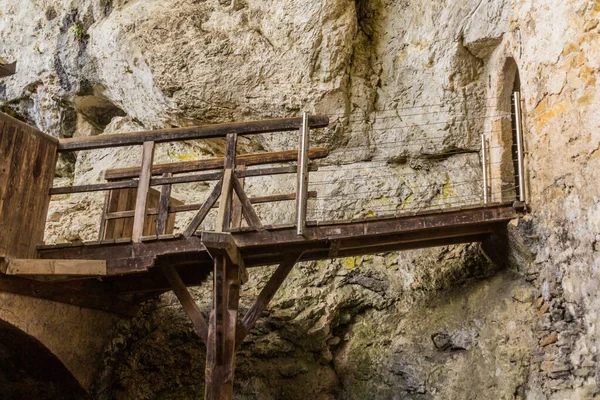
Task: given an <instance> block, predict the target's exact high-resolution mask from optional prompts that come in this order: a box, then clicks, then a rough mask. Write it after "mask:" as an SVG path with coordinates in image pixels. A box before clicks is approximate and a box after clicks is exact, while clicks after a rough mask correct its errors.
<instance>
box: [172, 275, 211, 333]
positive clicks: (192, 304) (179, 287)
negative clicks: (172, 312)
mask: <svg viewBox="0 0 600 400" xmlns="http://www.w3.org/2000/svg"><path fill="white" fill-rule="evenodd" d="M162 271H163V274H165V277H166V278H167V280H168V281H169V284H170V285H171V288H172V289H173V292H174V293H175V295H176V296H177V298H178V299H179V302H180V303H181V305H182V306H183V309H184V310H185V312H186V314H187V315H188V317H189V318H190V320H191V321H192V324H193V325H194V328H195V329H196V333H198V336H200V338H201V339H202V341H203V342H204V343H206V340H207V336H208V325H207V324H206V321H205V320H204V317H203V316H202V313H201V312H200V308H198V305H197V304H196V301H195V300H194V298H193V297H192V295H191V294H190V292H189V291H188V289H187V287H186V286H185V283H183V280H182V279H181V277H180V276H179V274H178V273H177V271H176V270H175V268H173V267H172V266H171V265H165V266H163V267H162Z"/></svg>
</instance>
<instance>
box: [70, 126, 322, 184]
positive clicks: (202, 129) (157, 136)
mask: <svg viewBox="0 0 600 400" xmlns="http://www.w3.org/2000/svg"><path fill="white" fill-rule="evenodd" d="M301 124H302V118H280V119H271V120H263V121H247V122H233V123H227V124H215V125H201V126H192V127H186V128H172V129H160V130H152V131H141V132H128V133H115V134H111V135H97V136H85V137H76V138H71V139H61V140H60V141H59V145H58V151H62V152H64V151H75V150H91V149H102V148H107V147H118V146H131V145H136V144H138V145H139V144H142V143H144V142H156V143H164V142H172V141H178V140H193V139H213V138H218V137H225V136H226V135H227V134H229V133H236V134H239V135H255V134H259V133H271V132H289V131H295V130H296V129H299V128H300V125H301ZM309 124H310V127H311V128H325V127H326V126H327V125H329V118H328V117H327V116H325V115H313V116H310V118H309ZM165 172H172V171H165Z"/></svg>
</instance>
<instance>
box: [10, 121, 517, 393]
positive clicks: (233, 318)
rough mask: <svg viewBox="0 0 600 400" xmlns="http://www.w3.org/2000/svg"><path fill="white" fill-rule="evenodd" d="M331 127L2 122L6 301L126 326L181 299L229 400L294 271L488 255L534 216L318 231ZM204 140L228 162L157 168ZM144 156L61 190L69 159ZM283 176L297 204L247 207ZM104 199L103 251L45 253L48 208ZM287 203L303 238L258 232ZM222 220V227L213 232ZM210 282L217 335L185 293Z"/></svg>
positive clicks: (491, 206) (500, 210)
mask: <svg viewBox="0 0 600 400" xmlns="http://www.w3.org/2000/svg"><path fill="white" fill-rule="evenodd" d="M328 123H329V121H328V118H327V117H326V116H320V115H315V116H309V115H307V114H304V115H303V116H302V117H300V118H286V119H276V120H267V121H253V122H243V123H230V124H220V125H205V126H198V127H188V128H176V129H164V130H156V131H144V132H132V133H120V134H112V135H99V136H91V137H82V138H73V139H61V140H57V139H55V138H52V137H50V136H48V135H45V134H44V133H42V132H40V131H38V130H36V129H34V128H32V127H29V126H27V125H25V124H23V123H21V122H19V121H16V120H14V119H13V118H11V117H8V116H6V115H3V114H0V160H1V161H0V270H1V271H2V274H0V290H3V291H8V292H12V293H18V294H22V295H26V296H33V297H39V298H43V299H48V300H52V301H58V302H64V303H68V304H74V305H78V306H82V307H88V308H96V309H102V310H107V311H111V312H115V313H119V314H123V315H135V314H136V312H137V310H138V308H139V304H140V303H141V302H142V301H144V300H147V299H149V298H152V297H155V296H157V295H159V294H161V293H164V292H165V291H168V290H173V291H174V292H175V294H176V295H177V297H178V299H179V300H180V302H181V304H182V305H183V307H184V309H185V311H186V312H187V314H188V316H189V317H190V319H191V321H192V323H193V325H194V327H195V328H196V331H197V333H198V335H199V336H200V337H201V338H202V340H203V341H204V343H205V344H206V347H207V359H206V398H207V399H230V398H232V393H233V380H234V366H235V350H236V348H237V346H239V344H240V343H241V342H242V341H243V340H244V337H245V336H246V335H247V334H248V332H249V331H250V330H251V329H252V328H253V326H254V324H255V323H256V321H257V319H258V318H259V317H260V315H261V314H262V312H263V311H264V310H265V308H266V307H267V305H268V303H269V301H270V300H271V299H272V297H273V296H274V294H275V293H276V291H277V289H278V288H279V287H280V285H281V284H282V282H283V281H284V280H285V278H286V276H287V275H288V274H289V272H290V271H291V269H292V268H293V266H294V265H295V264H296V263H297V262H299V261H308V260H322V259H328V258H336V257H348V256H357V255H366V254H373V253H383V252H390V251H399V250H407V249H415V248H423V247H432V246H442V245H449V244H457V243H466V242H478V241H482V240H483V239H485V238H486V237H488V236H489V235H490V234H492V233H494V232H495V231H498V230H502V229H504V228H505V226H506V223H507V222H508V221H509V220H511V219H514V218H516V217H518V216H519V215H520V213H521V212H522V211H523V209H524V204H523V203H522V202H513V201H510V202H505V203H487V204H482V203H481V202H477V203H476V204H473V205H467V206H461V207H449V208H443V209H439V210H422V211H415V212H406V211H405V212H402V211H401V212H394V213H391V214H390V215H383V216H375V217H368V218H361V219H351V220H335V221H323V220H319V221H313V220H310V218H307V202H308V199H310V198H314V197H315V196H317V194H316V193H315V192H311V191H309V190H308V183H309V181H308V177H309V173H310V172H311V171H316V170H318V168H319V166H318V165H317V160H319V159H322V158H325V157H327V155H328V151H327V149H325V148H319V147H317V148H310V147H309V135H310V130H311V129H319V128H324V127H326V126H327V125H328ZM286 131H297V132H299V135H298V136H299V139H298V143H299V144H298V148H297V149H292V150H289V151H281V152H276V153H258V154H243V155H238V154H237V153H238V151H237V139H238V137H239V136H241V135H244V136H249V135H256V134H263V133H273V132H286ZM200 139H221V140H223V139H225V153H224V156H223V157H221V158H212V159H201V160H196V161H188V162H178V163H170V164H154V162H153V158H154V150H155V145H156V144H157V143H164V142H173V141H183V140H200ZM133 145H140V146H142V147H143V152H142V161H141V165H140V166H139V167H135V168H121V169H113V170H107V171H105V180H106V181H105V182H103V183H95V184H89V185H84V186H70V187H55V188H53V187H52V185H53V178H54V170H55V164H56V160H57V156H58V154H59V153H61V152H71V151H80V150H92V149H101V148H110V147H120V146H133ZM24 155H26V157H24ZM283 174H291V175H292V176H295V177H296V182H297V184H296V191H295V193H289V194H277V195H267V196H262V197H254V198H252V197H249V196H248V195H247V194H246V191H245V182H244V181H245V180H246V179H251V178H253V177H259V176H263V177H264V176H273V175H283ZM190 182H213V183H215V184H214V186H213V187H212V191H211V192H210V194H209V196H208V197H207V198H206V199H203V200H204V201H203V202H199V203H197V204H184V203H182V202H181V201H179V200H177V199H174V198H173V197H172V195H171V187H172V185H174V184H182V183H190ZM153 187H158V188H159V190H157V189H153ZM93 191H105V192H106V193H107V196H106V204H105V207H104V211H103V215H102V221H101V222H100V226H99V229H98V231H99V237H98V240H97V241H94V242H85V243H82V242H74V243H64V244H54V245H43V244H42V242H43V236H44V229H45V221H46V214H47V211H48V206H49V202H50V199H51V196H52V195H59V194H69V193H81V192H93ZM280 201H295V204H296V205H295V215H294V223H293V224H290V225H269V224H268V221H263V220H261V219H260V218H259V216H258V214H257V212H256V210H255V205H256V204H262V203H271V202H280ZM213 208H214V209H216V210H217V217H216V220H214V221H211V222H210V223H209V222H208V221H207V216H208V215H209V212H210V210H211V209H213ZM189 211H194V212H195V216H194V218H193V219H192V221H191V222H190V223H189V225H188V226H187V227H186V229H184V230H183V232H181V233H178V234H175V233H174V221H175V220H174V218H175V214H176V213H179V212H189ZM209 227H212V228H211V229H209ZM271 264H278V265H279V267H278V268H277V269H276V270H275V272H274V273H273V275H272V276H271V278H270V279H269V281H268V283H267V284H266V286H265V287H264V288H263V290H262V292H261V293H260V294H259V296H258V297H257V299H256V301H255V303H254V305H253V306H252V307H251V309H250V310H249V311H248V312H246V313H245V314H244V315H240V314H239V313H238V303H239V293H240V286H241V285H243V284H244V283H245V282H246V280H247V279H248V274H249V273H251V268H252V267H255V266H260V265H271ZM211 273H212V274H213V308H212V312H211V313H210V316H209V318H208V321H207V320H206V319H205V317H204V316H203V314H202V313H201V312H200V310H199V308H198V306H197V305H196V303H195V302H194V300H193V299H192V296H191V295H190V293H189V292H188V289H187V287H188V286H193V285H200V284H202V283H203V282H205V281H206V279H207V278H208V276H209V274H211ZM91 278H97V279H91Z"/></svg>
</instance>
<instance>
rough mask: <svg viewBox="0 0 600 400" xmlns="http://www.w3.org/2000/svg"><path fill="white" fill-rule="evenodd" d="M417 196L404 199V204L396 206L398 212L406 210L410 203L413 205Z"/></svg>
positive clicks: (412, 195)
mask: <svg viewBox="0 0 600 400" xmlns="http://www.w3.org/2000/svg"><path fill="white" fill-rule="evenodd" d="M414 198H415V196H414V194H411V195H410V196H408V197H407V198H406V199H404V201H403V202H402V204H398V205H397V206H396V210H402V209H403V208H405V207H406V206H407V205H409V204H410V203H412V201H413V200H414Z"/></svg>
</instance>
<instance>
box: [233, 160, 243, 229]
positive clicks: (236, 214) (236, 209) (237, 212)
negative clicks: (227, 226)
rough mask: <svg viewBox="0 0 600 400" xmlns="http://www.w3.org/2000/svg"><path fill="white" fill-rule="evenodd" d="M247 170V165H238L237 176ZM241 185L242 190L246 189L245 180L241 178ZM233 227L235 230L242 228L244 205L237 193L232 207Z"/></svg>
mask: <svg viewBox="0 0 600 400" xmlns="http://www.w3.org/2000/svg"><path fill="white" fill-rule="evenodd" d="M245 170H246V166H245V165H243V164H242V165H238V166H236V168H235V174H239V173H240V172H243V171H245ZM239 181H240V185H242V190H243V188H244V178H240V179H239ZM231 227H232V228H233V229H239V228H241V227H242V203H241V202H240V197H239V196H238V195H237V193H234V196H233V202H232V205H231Z"/></svg>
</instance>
